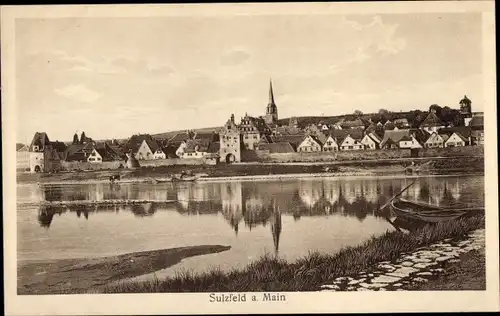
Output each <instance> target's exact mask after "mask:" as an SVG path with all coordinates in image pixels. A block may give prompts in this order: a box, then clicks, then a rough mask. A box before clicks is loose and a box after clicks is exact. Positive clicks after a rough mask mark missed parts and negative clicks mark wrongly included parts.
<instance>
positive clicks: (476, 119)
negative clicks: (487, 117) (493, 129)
mask: <svg viewBox="0 0 500 316" xmlns="http://www.w3.org/2000/svg"><path fill="white" fill-rule="evenodd" d="M469 126H470V127H475V128H477V127H481V128H482V127H484V116H473V117H472V119H471V120H470V122H469Z"/></svg>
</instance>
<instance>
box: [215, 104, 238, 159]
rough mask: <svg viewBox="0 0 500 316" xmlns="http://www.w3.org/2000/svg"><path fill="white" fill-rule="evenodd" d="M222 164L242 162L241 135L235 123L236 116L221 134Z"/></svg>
mask: <svg viewBox="0 0 500 316" xmlns="http://www.w3.org/2000/svg"><path fill="white" fill-rule="evenodd" d="M219 139H220V149H219V155H220V159H221V162H225V163H233V162H240V161H241V133H240V129H239V128H238V126H237V125H236V123H235V122H234V114H231V118H230V119H229V120H228V121H227V122H226V124H225V125H224V127H223V128H222V129H221V130H220V132H219Z"/></svg>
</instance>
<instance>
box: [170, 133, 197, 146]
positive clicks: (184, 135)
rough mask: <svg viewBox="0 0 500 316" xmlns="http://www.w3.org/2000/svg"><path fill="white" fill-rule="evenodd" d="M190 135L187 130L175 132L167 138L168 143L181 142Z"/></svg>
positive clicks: (189, 137)
mask: <svg viewBox="0 0 500 316" xmlns="http://www.w3.org/2000/svg"><path fill="white" fill-rule="evenodd" d="M191 137H192V135H191V134H190V133H189V132H185V133H178V134H175V135H174V136H173V137H172V138H170V139H169V140H168V142H169V143H181V142H183V141H186V140H189V139H191Z"/></svg>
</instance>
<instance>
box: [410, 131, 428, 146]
mask: <svg viewBox="0 0 500 316" xmlns="http://www.w3.org/2000/svg"><path fill="white" fill-rule="evenodd" d="M410 133H411V134H413V136H414V137H415V139H416V140H417V141H418V142H419V143H420V144H423V143H425V141H426V140H427V139H428V138H429V136H430V135H431V134H430V133H428V132H427V131H425V130H423V129H420V128H411V129H410Z"/></svg>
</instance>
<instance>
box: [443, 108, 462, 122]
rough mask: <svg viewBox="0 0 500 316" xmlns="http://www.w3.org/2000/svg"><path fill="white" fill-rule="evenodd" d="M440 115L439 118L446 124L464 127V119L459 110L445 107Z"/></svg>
mask: <svg viewBox="0 0 500 316" xmlns="http://www.w3.org/2000/svg"><path fill="white" fill-rule="evenodd" d="M440 114H441V115H440V116H439V118H440V119H441V120H442V121H443V122H445V123H448V124H452V125H453V126H461V125H464V120H463V117H462V115H461V114H460V111H459V110H457V109H450V108H449V107H447V106H445V107H444V108H442V109H441V113H440Z"/></svg>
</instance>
